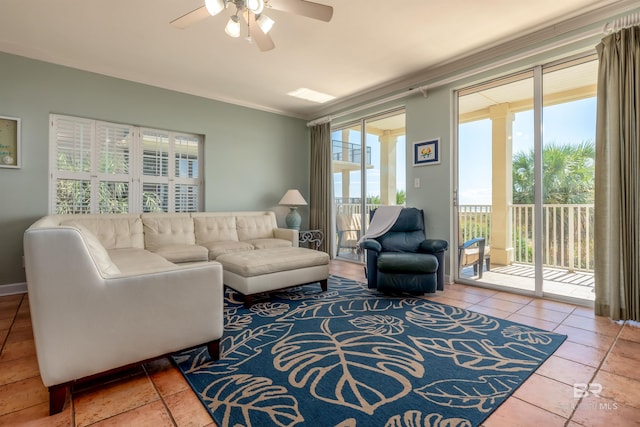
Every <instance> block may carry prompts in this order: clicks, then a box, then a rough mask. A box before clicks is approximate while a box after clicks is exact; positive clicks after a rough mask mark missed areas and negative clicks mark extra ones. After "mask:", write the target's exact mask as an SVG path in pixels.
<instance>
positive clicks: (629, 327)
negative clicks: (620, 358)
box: [620, 322, 640, 342]
mask: <svg viewBox="0 0 640 427" xmlns="http://www.w3.org/2000/svg"><path fill="white" fill-rule="evenodd" d="M620 338H622V339H625V340H627V341H633V342H640V325H639V324H638V323H634V324H630V323H629V322H626V323H625V325H624V326H623V327H622V331H621V332H620Z"/></svg>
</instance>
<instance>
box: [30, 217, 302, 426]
mask: <svg viewBox="0 0 640 427" xmlns="http://www.w3.org/2000/svg"><path fill="white" fill-rule="evenodd" d="M293 246H298V232H297V231H296V230H289V229H280V228H278V227H277V224H276V219H275V214H274V213H273V212H239V213H234V212H211V213H205V212H201V213H191V214H189V213H184V214H166V213H165V214H162V213H161V214H152V213H149V214H138V215H136V214H119V215H117V214H109V215H50V216H46V217H44V218H42V219H40V220H38V221H37V222H35V223H34V224H33V225H32V226H31V227H30V228H29V229H28V230H27V231H26V232H25V234H24V250H25V268H26V276H27V288H28V293H29V304H30V310H31V319H32V324H33V332H34V339H35V344H36V351H37V356H38V364H39V367H40V374H41V377H42V380H43V383H44V385H45V386H47V387H49V393H50V412H51V413H52V414H53V413H56V412H59V411H61V410H62V409H63V408H64V405H65V402H66V400H67V395H68V393H67V391H68V390H69V388H70V386H72V385H73V384H74V383H75V382H76V381H79V380H84V379H87V378H90V377H93V376H95V375H97V374H102V373H105V372H108V371H111V370H114V369H118V368H122V367H125V366H129V365H131V364H136V363H140V362H142V361H146V360H150V359H153V358H157V357H162V356H165V355H167V354H171V353H173V352H176V351H178V350H182V349H187V348H191V347H197V346H200V345H207V346H208V349H209V353H210V356H211V357H212V358H214V359H216V358H218V357H219V340H220V338H221V337H222V335H223V325H224V315H223V314H224V312H223V269H222V265H221V264H220V263H219V262H216V261H215V259H216V258H217V257H218V256H220V255H222V254H230V253H240V252H249V251H256V250H261V249H263V248H279V247H282V248H291V247H293ZM301 250H302V249H301Z"/></svg>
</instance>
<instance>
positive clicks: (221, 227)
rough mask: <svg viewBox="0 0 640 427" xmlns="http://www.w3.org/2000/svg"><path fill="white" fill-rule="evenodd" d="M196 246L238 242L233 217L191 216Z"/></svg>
mask: <svg viewBox="0 0 640 427" xmlns="http://www.w3.org/2000/svg"><path fill="white" fill-rule="evenodd" d="M193 226H194V229H195V234H196V244H198V245H202V244H203V243H209V242H218V241H235V242H237V241H238V232H237V230H236V217H235V216H195V215H194V216H193Z"/></svg>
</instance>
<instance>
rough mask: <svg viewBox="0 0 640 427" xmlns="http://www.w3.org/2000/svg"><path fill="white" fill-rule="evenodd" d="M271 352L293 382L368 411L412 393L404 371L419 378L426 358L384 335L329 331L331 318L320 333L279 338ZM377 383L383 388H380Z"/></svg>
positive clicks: (317, 394) (323, 397)
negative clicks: (382, 384) (381, 384)
mask: <svg viewBox="0 0 640 427" xmlns="http://www.w3.org/2000/svg"><path fill="white" fill-rule="evenodd" d="M272 353H273V354H274V356H275V357H274V359H273V366H274V367H275V368H276V369H278V370H279V371H283V372H289V383H290V384H291V385H292V386H294V387H298V388H303V387H304V388H307V389H308V390H309V392H310V393H311V395H312V396H313V397H316V398H318V399H320V400H323V401H325V402H329V403H332V404H335V405H339V406H346V407H350V408H354V409H358V410H360V411H362V412H365V413H367V414H373V413H374V412H375V410H376V409H377V408H378V407H379V406H381V405H384V404H385V403H388V402H391V401H394V400H396V399H399V398H401V397H403V396H405V395H407V394H408V393H409V392H410V391H411V383H410V382H409V381H408V380H407V379H406V378H405V374H409V375H411V376H413V377H417V378H421V377H422V376H423V374H424V367H423V365H422V363H421V362H422V361H423V360H424V359H423V357H422V355H421V354H420V353H419V352H418V351H416V350H415V349H414V348H412V347H411V346H409V345H407V344H405V343H403V342H402V341H400V340H397V339H395V338H392V337H388V336H380V335H371V334H367V333H362V332H359V331H343V332H332V331H331V329H330V320H329V319H326V320H324V321H323V322H322V327H321V332H309V333H300V334H295V335H291V336H288V337H286V338H285V339H283V340H281V341H278V342H277V343H276V344H275V345H274V346H273V349H272ZM380 383H384V384H385V387H382V388H381V387H379V385H380Z"/></svg>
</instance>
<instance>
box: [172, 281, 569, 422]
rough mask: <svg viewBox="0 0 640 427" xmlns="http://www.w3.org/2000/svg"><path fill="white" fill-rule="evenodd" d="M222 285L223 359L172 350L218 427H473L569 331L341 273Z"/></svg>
mask: <svg viewBox="0 0 640 427" xmlns="http://www.w3.org/2000/svg"><path fill="white" fill-rule="evenodd" d="M225 292H226V294H225V297H226V304H225V315H226V319H225V321H226V323H225V335H224V337H223V339H222V342H221V358H220V360H218V361H215V362H212V361H211V360H210V359H209V356H208V353H207V351H206V349H205V348H204V347H202V348H198V349H195V350H191V351H187V352H183V353H179V354H177V355H175V356H174V360H175V362H176V364H177V365H178V367H179V369H180V370H181V371H182V373H183V374H184V376H185V378H186V379H187V381H188V382H189V384H190V385H191V387H192V388H193V390H194V391H195V392H196V394H197V395H198V396H199V398H200V400H201V401H202V403H203V404H204V405H205V407H206V408H207V409H208V410H209V412H210V413H211V415H212V417H213V418H214V420H215V421H216V423H217V424H218V425H220V426H253V427H263V426H314V427H317V426H394V427H397V426H447V427H454V426H477V425H480V424H481V423H482V421H483V420H485V419H486V418H487V417H488V416H489V415H490V414H491V412H492V411H494V410H495V409H496V408H497V407H498V406H499V405H500V404H501V403H502V402H504V401H505V400H506V399H507V397H509V396H510V395H511V394H512V393H513V392H514V391H515V390H516V388H518V387H519V386H520V385H521V384H522V383H523V382H524V380H525V379H527V378H528V377H529V376H530V375H531V374H532V373H533V372H534V371H535V370H536V369H537V368H538V367H539V366H540V365H541V364H542V363H543V362H544V361H545V360H546V359H547V358H548V357H549V356H550V355H551V354H552V353H553V352H554V351H555V350H556V349H557V348H558V346H560V344H562V342H563V341H564V340H565V338H566V336H564V335H560V334H556V333H553V332H548V331H544V330H541V329H536V328H532V327H529V326H525V325H521V324H518V323H513V322H510V321H507V320H503V319H498V318H494V317H490V316H486V315H484V314H479V313H475V312H472V311H469V310H464V309H461V308H457V307H453V306H449V305H445V304H440V303H437V302H432V301H428V300H425V299H421V298H417V297H406V298H402V297H389V296H385V295H383V294H381V293H378V292H377V291H375V290H369V289H367V288H366V285H364V284H362V283H358V282H355V281H353V280H349V279H344V278H341V277H336V276H332V277H330V278H329V290H328V291H327V292H321V290H320V286H319V284H311V285H305V286H300V287H297V288H292V289H288V290H286V291H283V292H279V293H276V294H272V295H271V296H270V298H265V299H262V300H260V299H258V300H257V301H256V303H255V304H254V305H253V307H251V309H245V308H244V307H243V305H242V301H241V300H240V298H239V295H238V294H236V293H235V292H233V291H231V290H226V291H225Z"/></svg>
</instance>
